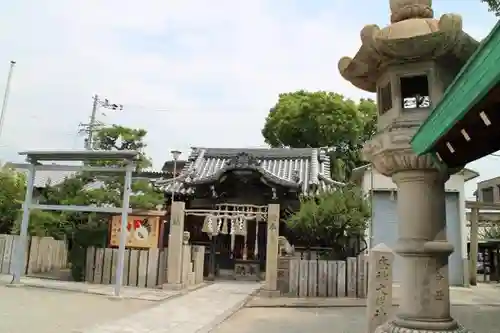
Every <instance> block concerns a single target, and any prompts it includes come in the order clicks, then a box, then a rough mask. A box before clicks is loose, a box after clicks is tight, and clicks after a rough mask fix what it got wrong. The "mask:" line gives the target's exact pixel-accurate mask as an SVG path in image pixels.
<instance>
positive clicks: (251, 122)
mask: <svg viewBox="0 0 500 333" xmlns="http://www.w3.org/2000/svg"><path fill="white" fill-rule="evenodd" d="M297 3H298V2H297ZM297 3H296V2H294V1H287V0H272V1H270V0H252V1H234V0H169V1H159V0H143V1H141V2H138V1H132V0H122V1H118V0H107V1H102V0H72V1H63V0H46V1H43V2H39V3H36V2H35V3H33V2H29V1H27V0H18V1H16V2H12V3H11V4H9V7H8V8H7V9H5V10H2V12H1V13H0V43H1V45H2V50H3V52H1V54H0V80H2V79H1V78H2V77H3V75H5V76H6V74H7V70H8V62H9V60H10V59H11V58H12V59H16V60H17V61H18V65H17V67H16V69H15V73H14V79H13V84H12V93H11V99H10V104H9V109H8V115H7V119H6V125H5V130H4V134H3V136H2V138H0V146H5V147H3V148H1V149H0V153H2V155H3V158H9V159H12V158H14V156H15V152H16V151H18V150H22V149H27V148H79V147H81V145H82V138H79V137H77V136H76V130H77V126H78V123H80V122H85V121H87V118H88V115H89V112H90V108H91V103H92V101H91V96H92V95H93V94H94V93H99V94H102V96H103V97H109V99H110V100H111V101H113V102H116V103H123V104H124V105H125V111H124V112H122V113H115V114H111V113H110V112H107V114H108V115H107V116H105V117H104V116H100V119H101V120H102V121H106V122H110V123H113V122H117V123H121V124H123V125H126V126H133V127H143V128H146V129H147V130H148V131H149V135H148V143H149V154H150V155H152V157H153V159H154V160H155V165H156V166H157V167H158V166H160V165H161V164H162V163H163V161H164V160H165V159H167V158H169V156H168V155H169V153H168V152H169V151H170V150H171V149H173V148H176V149H182V150H185V151H187V149H188V148H189V147H190V146H193V145H205V146H232V147H239V146H257V145H262V144H263V139H262V137H261V134H260V129H261V127H262V125H263V123H264V118H265V116H266V114H267V111H268V109H269V108H270V107H271V106H272V105H273V104H274V102H275V101H276V98H277V95H278V93H280V92H284V91H290V90H295V89H300V88H305V89H310V90H316V89H323V90H333V91H337V92H340V93H343V94H345V95H348V96H350V97H354V98H356V97H360V96H363V95H365V94H364V93H363V92H361V91H360V90H358V89H355V88H353V87H352V86H351V85H350V84H349V83H347V82H346V81H344V80H343V79H342V78H341V77H340V75H339V74H338V70H337V61H338V59H339V58H340V57H342V56H344V55H353V54H354V52H355V51H356V49H357V47H358V46H359V43H360V42H359V31H360V29H361V28H362V26H363V24H366V23H370V22H364V21H361V20H356V17H352V16H349V14H348V13H349V12H348V11H349V10H350V11H352V14H356V10H355V9H353V8H349V7H348V6H347V5H346V2H345V1H343V0H338V1H331V2H328V3H326V4H324V6H323V9H322V10H317V11H315V12H310V13H305V12H302V11H301V10H302V9H303V8H302V7H304V5H302V6H299V7H297V6H295V7H294V5H293V4H295V5H297ZM369 3H370V2H369ZM377 15H378V14H377ZM373 21H375V22H377V21H378V22H379V23H381V24H383V23H386V16H385V17H382V16H380V15H378V16H377V17H376V20H373ZM4 50H7V52H6V51H4ZM0 89H2V90H3V82H1V81H0ZM155 109H163V111H154V110H155ZM165 110H168V112H167V111H165Z"/></svg>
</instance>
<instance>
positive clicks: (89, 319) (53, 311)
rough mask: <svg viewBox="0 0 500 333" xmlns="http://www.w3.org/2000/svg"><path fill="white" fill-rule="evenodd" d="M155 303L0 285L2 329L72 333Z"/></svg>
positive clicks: (9, 332)
mask: <svg viewBox="0 0 500 333" xmlns="http://www.w3.org/2000/svg"><path fill="white" fill-rule="evenodd" d="M156 304H158V302H151V301H144V300H135V299H127V300H122V301H112V300H109V299H108V298H107V297H103V296H98V295H89V294H83V293H74V292H66V291H56V290H49V289H38V288H7V287H5V286H0V332H2V333H28V332H33V333H35V332H36V333H54V332H58V333H70V332H73V330H75V329H81V328H84V327H87V326H89V325H91V324H96V323H102V322H106V321H109V320H113V319H118V318H121V317H123V316H128V315H131V314H133V313H136V312H137V311H140V310H143V309H147V308H149V307H151V306H153V305H156Z"/></svg>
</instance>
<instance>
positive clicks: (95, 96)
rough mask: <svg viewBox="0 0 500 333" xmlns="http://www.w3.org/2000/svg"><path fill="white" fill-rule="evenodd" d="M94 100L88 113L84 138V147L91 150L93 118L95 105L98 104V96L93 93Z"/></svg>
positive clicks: (95, 109) (95, 111) (94, 116)
mask: <svg viewBox="0 0 500 333" xmlns="http://www.w3.org/2000/svg"><path fill="white" fill-rule="evenodd" d="M93 98H94V102H93V103H92V113H91V114H90V123H89V125H88V133H87V139H86V140H85V149H87V150H92V143H93V140H92V139H93V137H94V128H95V119H96V113H97V106H98V104H99V96H97V94H96V95H94V97H93Z"/></svg>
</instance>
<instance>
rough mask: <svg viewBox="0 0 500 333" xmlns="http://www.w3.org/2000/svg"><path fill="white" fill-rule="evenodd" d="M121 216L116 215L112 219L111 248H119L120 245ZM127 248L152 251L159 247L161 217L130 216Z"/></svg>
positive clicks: (127, 229)
mask: <svg viewBox="0 0 500 333" xmlns="http://www.w3.org/2000/svg"><path fill="white" fill-rule="evenodd" d="M121 222H122V217H121V215H115V216H113V217H112V218H111V226H110V228H111V232H110V236H109V246H110V247H117V246H119V245H120V231H121ZM125 232H126V233H127V236H126V243H125V246H126V247H132V248H143V249H151V248H157V247H158V238H159V235H160V217H159V216H140V215H130V216H129V217H128V221H127V228H126V230H125Z"/></svg>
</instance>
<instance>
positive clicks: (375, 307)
mask: <svg viewBox="0 0 500 333" xmlns="http://www.w3.org/2000/svg"><path fill="white" fill-rule="evenodd" d="M393 262H394V253H393V252H392V250H391V249H390V248H389V247H387V246H386V245H385V244H378V245H377V246H375V247H374V248H372V249H371V250H370V256H369V258H368V269H369V273H368V295H367V297H366V316H367V320H368V333H373V332H375V329H376V328H377V327H379V326H380V325H382V324H385V322H386V321H387V320H389V318H390V315H391V311H392V281H393V279H392V264H393Z"/></svg>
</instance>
